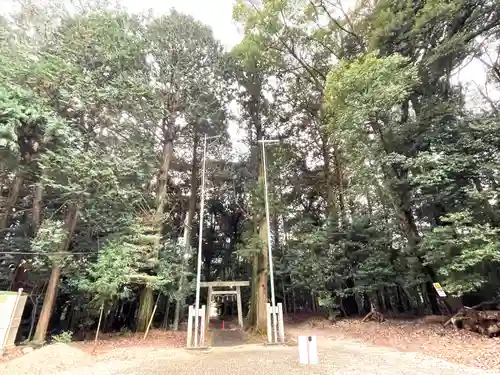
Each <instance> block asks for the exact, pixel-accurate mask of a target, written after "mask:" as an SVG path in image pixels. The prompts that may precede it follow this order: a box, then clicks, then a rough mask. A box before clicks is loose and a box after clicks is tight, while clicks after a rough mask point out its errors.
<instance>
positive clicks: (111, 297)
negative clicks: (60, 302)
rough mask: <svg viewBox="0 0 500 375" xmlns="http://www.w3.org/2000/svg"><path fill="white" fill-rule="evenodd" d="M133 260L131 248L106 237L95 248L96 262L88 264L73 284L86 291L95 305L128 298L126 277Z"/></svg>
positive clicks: (134, 255) (129, 288)
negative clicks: (102, 243) (96, 249)
mask: <svg viewBox="0 0 500 375" xmlns="http://www.w3.org/2000/svg"><path fill="white" fill-rule="evenodd" d="M136 263H137V253H136V252H135V248H134V247H133V246H130V245H129V244H127V243H123V242H119V241H118V240H110V241H108V242H107V243H105V244H104V246H103V247H102V248H101V249H100V250H99V254H98V257H97V262H95V263H91V264H90V265H89V266H88V268H87V269H86V270H85V272H84V273H83V274H82V275H81V277H80V278H78V279H75V281H76V287H77V288H78V289H80V290H81V291H82V292H84V293H86V294H87V295H88V296H89V298H90V300H91V302H94V303H95V305H96V306H100V305H101V304H102V303H111V302H114V301H115V300H119V299H124V298H128V297H130V296H131V295H132V291H131V280H130V276H131V275H132V273H133V271H134V267H135V265H136Z"/></svg>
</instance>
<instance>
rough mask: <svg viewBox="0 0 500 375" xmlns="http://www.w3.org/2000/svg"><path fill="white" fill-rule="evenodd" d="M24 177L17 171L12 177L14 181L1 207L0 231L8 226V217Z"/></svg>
mask: <svg viewBox="0 0 500 375" xmlns="http://www.w3.org/2000/svg"><path fill="white" fill-rule="evenodd" d="M23 181H24V177H23V174H22V172H21V171H20V170H19V171H18V172H17V173H16V176H15V177H14V181H12V184H11V186H10V191H9V196H8V197H7V199H6V201H5V206H4V207H3V215H2V216H1V217H0V229H5V228H7V227H8V224H9V217H10V215H11V214H12V209H13V208H14V206H15V204H16V202H17V198H19V192H20V190H21V186H22V184H23Z"/></svg>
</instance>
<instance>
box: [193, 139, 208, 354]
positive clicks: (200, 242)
mask: <svg viewBox="0 0 500 375" xmlns="http://www.w3.org/2000/svg"><path fill="white" fill-rule="evenodd" d="M206 162H207V135H206V134H205V139H204V142H203V167H202V172H201V204H200V233H199V236H198V265H197V270H196V302H195V307H194V310H195V311H194V346H195V347H197V346H198V314H199V307H200V283H201V248H202V246H203V212H204V210H205V167H206Z"/></svg>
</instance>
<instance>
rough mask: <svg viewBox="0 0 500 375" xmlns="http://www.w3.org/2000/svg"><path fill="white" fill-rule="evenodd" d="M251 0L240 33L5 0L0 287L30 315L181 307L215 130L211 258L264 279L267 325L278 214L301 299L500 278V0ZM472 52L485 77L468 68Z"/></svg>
mask: <svg viewBox="0 0 500 375" xmlns="http://www.w3.org/2000/svg"><path fill="white" fill-rule="evenodd" d="M215 3H216V2H214V8H216V7H217V5H216V4H215ZM214 11H216V10H214ZM233 18H234V22H235V23H236V24H237V25H238V27H239V28H240V29H241V32H242V40H241V42H240V43H239V44H238V45H236V46H234V48H232V49H230V50H228V49H226V48H224V47H223V45H222V43H221V42H220V41H219V40H217V39H216V38H215V37H214V35H213V32H212V30H211V29H210V27H208V26H206V25H204V24H202V23H200V22H199V21H197V20H195V19H194V18H193V17H191V16H188V15H185V14H181V13H179V12H177V11H175V10H172V11H170V12H169V13H166V14H163V15H155V14H154V13H153V12H149V13H142V14H138V13H131V12H128V11H127V10H126V9H125V8H122V7H120V6H119V5H117V4H113V3H112V2H110V1H104V0H82V1H76V0H75V1H71V0H43V1H41V0H31V1H30V0H20V1H17V2H16V3H15V6H11V7H7V8H6V9H1V8H0V189H1V195H0V290H12V291H16V290H18V288H23V290H24V292H25V293H28V294H29V298H28V302H27V305H26V308H25V312H24V317H23V326H22V330H20V331H21V332H20V335H21V336H22V337H21V338H22V339H23V340H27V341H33V342H39V343H43V342H44V341H45V340H48V339H49V338H50V336H51V335H54V334H57V333H59V332H61V331H69V332H71V333H72V334H73V335H74V337H78V336H79V335H83V334H85V332H87V331H90V330H95V329H96V326H97V322H98V319H99V316H100V315H101V314H102V316H103V323H102V325H101V329H102V330H104V331H120V330H124V329H129V330H133V331H137V332H143V331H145V330H146V329H147V326H148V322H149V319H150V317H151V314H152V312H153V310H154V311H155V313H154V317H153V325H154V326H155V327H162V328H165V329H173V330H177V329H179V325H180V324H181V323H182V322H183V321H185V319H186V314H187V306H188V305H189V304H193V303H194V295H195V278H196V260H197V255H196V254H197V248H198V239H199V235H200V225H199V223H200V185H201V178H202V176H201V166H202V159H203V156H204V153H203V143H204V138H205V136H207V137H211V138H210V140H209V142H208V145H207V150H206V175H205V179H206V181H205V184H206V202H205V210H204V212H203V213H202V215H203V218H204V225H203V227H202V231H201V233H202V239H203V241H202V261H203V262H202V280H204V281H214V280H251V287H250V288H244V289H243V293H244V295H243V299H244V306H243V309H244V312H245V315H246V321H247V325H248V326H250V327H253V328H255V329H257V330H258V329H265V327H266V311H265V306H266V303H267V302H268V299H269V297H270V296H269V295H270V287H269V284H268V279H269V267H268V265H269V259H268V255H267V254H268V249H267V246H268V234H269V233H270V238H271V245H272V254H273V263H274V284H275V290H276V298H277V301H278V302H282V303H283V305H284V309H285V312H287V313H298V312H301V311H309V312H317V313H320V312H325V313H328V314H330V315H331V314H335V315H338V316H344V317H354V316H361V317H362V316H365V315H366V314H368V313H369V312H373V311H377V312H379V313H380V314H384V315H390V316H398V315H403V314H409V315H414V316H423V315H426V314H434V315H435V314H452V313H453V312H455V311H456V310H457V308H458V307H457V306H462V305H467V306H472V305H476V304H479V303H481V302H487V301H498V299H499V298H500V211H499V209H500V202H499V200H498V199H499V194H500V117H499V110H500V96H499V95H498V91H497V90H498V89H499V88H500V59H499V48H500V45H499V40H500V2H499V1H498V0H356V1H341V0H238V1H235V4H234V9H233ZM471 65H473V66H475V67H476V68H477V70H478V71H481V72H483V73H484V74H483V75H484V76H485V77H486V78H485V80H484V82H480V81H475V82H473V83H470V82H469V83H468V84H465V83H464V82H463V81H461V80H460V79H457V77H458V76H459V75H460V72H462V71H463V70H465V69H467V68H470V66H471ZM470 71H471V70H470V69H469V70H468V72H469V73H468V74H469V75H470ZM479 77H481V74H479ZM469 78H470V77H469ZM231 126H233V127H235V128H236V129H237V134H238V139H239V141H238V142H235V141H234V139H232V138H231V137H230V134H229V133H230V132H229V130H228V129H230V127H231ZM495 134H496V135H495ZM212 137H213V138H212ZM263 138H266V139H274V140H277V141H278V142H275V143H272V144H268V145H266V148H265V152H266V159H267V168H266V172H267V180H268V185H269V202H270V221H269V223H270V224H269V227H268V224H267V222H266V216H265V209H264V197H265V195H264V186H263V173H264V168H263V158H262V147H261V146H262V145H261V143H259V140H261V139H263ZM436 282H439V283H440V284H441V285H442V286H443V288H444V290H445V291H446V293H447V294H448V296H449V297H450V298H448V299H441V298H439V296H438V295H437V293H436V290H435V289H434V287H433V283H436ZM245 289H248V290H245ZM201 298H202V303H204V298H205V293H204V292H203V291H202V294H201Z"/></svg>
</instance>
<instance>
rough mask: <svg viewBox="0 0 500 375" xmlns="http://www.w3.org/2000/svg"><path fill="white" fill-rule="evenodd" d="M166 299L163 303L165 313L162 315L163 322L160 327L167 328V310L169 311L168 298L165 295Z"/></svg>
mask: <svg viewBox="0 0 500 375" xmlns="http://www.w3.org/2000/svg"><path fill="white" fill-rule="evenodd" d="M165 298H166V299H167V301H166V303H165V315H164V317H163V324H162V328H163V329H168V318H169V315H170V314H169V312H170V298H169V297H168V296H166V297H165Z"/></svg>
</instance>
